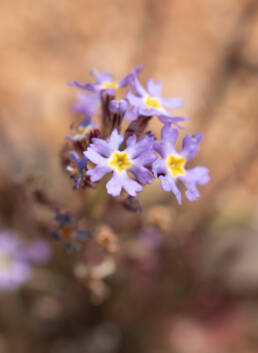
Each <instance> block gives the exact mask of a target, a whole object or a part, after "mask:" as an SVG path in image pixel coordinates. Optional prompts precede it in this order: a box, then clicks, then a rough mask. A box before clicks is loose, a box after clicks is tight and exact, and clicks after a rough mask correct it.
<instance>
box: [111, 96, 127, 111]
mask: <svg viewBox="0 0 258 353" xmlns="http://www.w3.org/2000/svg"><path fill="white" fill-rule="evenodd" d="M127 108H128V102H127V101H126V100H125V99H120V100H118V101H117V100H115V99H112V100H111V101H110V102H109V110H110V111H111V112H113V113H118V114H121V115H124V114H125V112H126V111H127Z"/></svg>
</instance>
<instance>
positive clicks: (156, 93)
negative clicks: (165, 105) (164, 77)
mask: <svg viewBox="0 0 258 353" xmlns="http://www.w3.org/2000/svg"><path fill="white" fill-rule="evenodd" d="M147 90H148V92H149V94H150V95H151V96H152V97H161V93H162V83H161V81H158V82H155V81H154V80H153V79H152V78H150V79H149V80H148V81H147Z"/></svg>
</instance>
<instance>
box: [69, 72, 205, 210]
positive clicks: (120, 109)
mask: <svg viewBox="0 0 258 353" xmlns="http://www.w3.org/2000/svg"><path fill="white" fill-rule="evenodd" d="M142 68H143V67H142V66H139V67H137V68H135V69H134V70H132V72H130V73H129V74H128V75H127V76H126V77H124V78H123V79H122V80H120V81H115V80H114V79H113V76H112V75H111V74H110V73H103V74H100V73H99V72H97V71H96V70H94V71H93V72H92V74H93V75H94V77H95V80H96V82H95V83H79V82H77V81H74V82H71V83H70V85H71V86H76V87H78V88H80V89H82V91H81V92H80V94H79V96H78V102H77V104H76V105H75V106H74V109H75V111H77V112H80V113H82V114H83V115H84V119H83V121H82V122H80V123H79V124H77V125H76V126H72V127H71V130H72V136H68V137H67V139H68V140H69V141H70V142H71V143H72V148H71V150H70V155H69V159H70V161H69V165H68V166H67V170H68V171H69V172H70V174H71V178H72V179H73V180H74V183H75V184H74V188H75V189H78V188H81V187H95V185H96V183H98V182H99V181H100V180H101V179H102V178H103V177H104V176H105V175H106V174H111V178H110V179H109V180H108V181H107V182H106V190H107V193H108V194H110V195H112V196H113V197H116V196H119V195H120V194H121V192H125V193H126V194H127V196H128V197H129V198H135V197H136V195H137V193H139V192H141V191H142V190H143V187H144V185H146V184H151V183H152V181H153V179H154V178H157V179H159V181H160V185H161V187H162V188H163V190H165V191H166V192H172V193H173V194H174V195H175V196H176V199H177V201H178V203H179V204H181V203H182V196H181V191H180V189H179V187H178V181H179V182H181V183H182V184H184V186H185V190H186V191H185V195H186V197H187V198H188V199H189V200H190V201H195V200H197V199H199V197H200V194H199V191H198V189H197V186H198V185H203V184H205V183H207V182H208V181H209V171H208V169H207V168H206V167H202V166H197V167H195V168H192V169H187V168H186V165H187V162H188V161H189V160H190V159H192V158H193V157H195V155H196V154H197V153H198V151H199V145H200V142H201V139H202V135H201V134H199V133H195V134H194V135H192V136H190V135H186V136H185V137H184V139H183V143H182V148H181V150H180V151H179V152H178V151H177V150H176V147H175V146H176V141H177V138H178V134H179V129H180V128H181V126H180V123H182V122H184V121H186V120H187V119H186V118H184V117H181V116H180V117H178V116H174V115H172V114H171V112H169V110H168V109H175V108H180V107H182V100H181V99H180V98H163V97H162V84H161V82H154V81H153V80H152V79H149V80H148V81H147V85H146V86H147V88H146V89H145V88H144V87H143V86H142V84H141V83H140V82H139V79H138V75H139V73H140V72H141V70H142ZM124 87H129V89H128V90H127V92H126V94H125V97H124V98H121V99H120V98H119V99H118V98H117V97H119V96H120V95H121V94H120V92H122V91H123V88H124ZM96 116H99V117H101V119H100V120H101V123H100V126H98V125H97V122H92V119H93V118H94V117H96ZM155 117H157V118H158V119H159V120H160V121H161V123H162V124H163V126H162V128H161V136H160V137H159V138H158V137H156V136H155V134H154V133H152V132H151V131H148V130H147V126H148V123H149V121H150V120H151V119H153V118H155ZM126 122H127V125H126V124H125V123H126Z"/></svg>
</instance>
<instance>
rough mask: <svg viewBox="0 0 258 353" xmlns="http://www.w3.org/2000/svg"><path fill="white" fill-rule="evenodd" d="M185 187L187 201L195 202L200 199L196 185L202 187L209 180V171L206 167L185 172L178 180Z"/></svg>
mask: <svg viewBox="0 0 258 353" xmlns="http://www.w3.org/2000/svg"><path fill="white" fill-rule="evenodd" d="M179 179H180V180H181V181H182V182H183V183H184V184H185V186H186V188H187V190H186V192H185V195H186V197H187V198H188V200H189V201H191V202H193V201H197V200H198V199H199V198H200V193H199V191H198V189H197V185H204V184H206V183H208V181H209V180H210V177H209V169H208V168H206V167H201V166H199V167H195V168H193V169H189V170H187V173H186V176H185V177H180V178H179Z"/></svg>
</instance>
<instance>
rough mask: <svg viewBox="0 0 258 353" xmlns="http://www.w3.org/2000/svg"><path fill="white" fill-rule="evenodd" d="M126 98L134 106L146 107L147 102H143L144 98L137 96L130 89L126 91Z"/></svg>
mask: <svg viewBox="0 0 258 353" xmlns="http://www.w3.org/2000/svg"><path fill="white" fill-rule="evenodd" d="M126 99H127V100H128V102H129V103H130V104H131V105H132V106H133V107H137V108H140V107H141V108H144V107H145V104H144V102H143V98H142V97H137V96H135V95H134V94H133V93H132V92H131V91H128V92H127V93H126Z"/></svg>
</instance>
